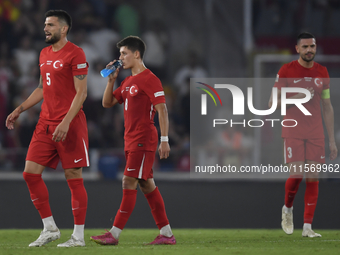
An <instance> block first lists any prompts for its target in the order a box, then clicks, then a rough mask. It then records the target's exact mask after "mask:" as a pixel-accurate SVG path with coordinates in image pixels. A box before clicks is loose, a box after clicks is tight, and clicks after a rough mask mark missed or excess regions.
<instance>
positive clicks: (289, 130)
mask: <svg viewBox="0 0 340 255" xmlns="http://www.w3.org/2000/svg"><path fill="white" fill-rule="evenodd" d="M295 47H296V51H297V53H298V54H299V55H300V57H299V59H298V60H295V61H292V62H290V63H288V64H285V65H283V66H282V67H281V69H280V70H279V73H278V74H277V78H276V81H275V85H274V87H276V88H278V98H277V104H278V106H280V105H281V88H282V87H300V88H305V89H307V90H309V91H310V93H311V99H310V100H309V101H308V102H307V103H305V104H304V107H305V108H306V109H307V110H308V111H309V112H310V113H311V115H304V113H302V111H300V109H298V108H297V107H296V106H295V105H294V106H292V105H290V107H289V106H288V107H289V108H288V109H287V112H286V116H285V119H294V120H296V121H297V122H298V124H297V125H296V126H295V127H282V138H283V139H284V155H285V163H288V164H289V165H290V166H292V167H290V169H291V172H290V176H289V178H288V179H287V181H286V184H285V204H284V206H283V208H282V223H281V226H282V229H283V231H284V232H285V233H286V234H292V233H293V231H294V224H293V202H294V198H295V195H296V193H297V191H298V189H299V185H300V182H301V181H302V179H303V174H304V172H306V173H305V177H306V191H305V198H304V199H305V210H304V225H303V231H302V236H305V237H321V235H320V234H318V233H315V232H314V231H313V230H312V227H311V224H312V221H313V217H314V211H315V207H316V203H317V199H318V193H319V180H318V173H317V171H314V172H313V171H308V170H312V168H313V167H314V169H316V168H317V166H318V165H319V167H320V164H324V163H325V141H324V139H325V137H324V131H323V125H322V115H323V118H324V121H325V126H326V129H327V133H328V138H329V149H330V157H329V158H330V160H334V159H335V158H336V157H337V154H338V150H337V147H336V144H335V139H334V111H333V107H332V104H331V99H330V92H329V83H330V80H329V75H328V71H327V69H326V67H324V66H322V65H320V64H318V63H316V62H314V57H315V54H316V42H315V37H314V36H313V35H312V34H310V33H307V32H304V33H301V34H300V35H299V36H298V38H297V45H296V46H295ZM304 97H305V94H304V93H297V94H295V95H294V94H292V95H290V96H289V95H288V98H290V99H294V98H296V99H298V98H304ZM320 102H321V104H322V108H321V107H320ZM272 103H273V98H272V97H271V98H270V100H269V106H270V107H271V105H272ZM321 113H322V114H321ZM293 124H294V123H293ZM287 125H288V124H287Z"/></svg>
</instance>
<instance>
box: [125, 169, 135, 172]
mask: <svg viewBox="0 0 340 255" xmlns="http://www.w3.org/2000/svg"><path fill="white" fill-rule="evenodd" d="M126 170H128V171H129V172H130V171H133V170H136V169H131V168H128V169H126Z"/></svg>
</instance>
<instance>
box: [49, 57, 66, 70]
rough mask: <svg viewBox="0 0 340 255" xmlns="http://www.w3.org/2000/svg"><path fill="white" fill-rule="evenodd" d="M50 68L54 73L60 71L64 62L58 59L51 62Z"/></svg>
mask: <svg viewBox="0 0 340 255" xmlns="http://www.w3.org/2000/svg"><path fill="white" fill-rule="evenodd" d="M52 66H53V68H54V69H55V70H56V71H60V70H61V69H63V67H64V61H63V60H62V59H58V60H56V61H54V62H53V64H52Z"/></svg>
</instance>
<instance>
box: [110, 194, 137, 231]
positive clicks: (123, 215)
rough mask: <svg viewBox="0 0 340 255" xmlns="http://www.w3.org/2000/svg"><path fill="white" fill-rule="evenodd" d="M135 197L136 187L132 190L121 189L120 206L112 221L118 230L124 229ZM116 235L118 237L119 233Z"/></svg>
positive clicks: (133, 205) (133, 206)
mask: <svg viewBox="0 0 340 255" xmlns="http://www.w3.org/2000/svg"><path fill="white" fill-rule="evenodd" d="M136 199H137V190H136V189H133V190H132V189H123V198H122V202H121V204H120V207H119V209H118V212H117V214H116V217H115V220H114V222H113V226H114V227H116V228H119V229H120V230H122V229H124V227H125V225H126V223H127V221H128V219H129V218H130V215H131V213H132V211H133V209H134V208H135V204H136ZM110 232H111V231H110ZM111 234H112V233H111ZM119 234H120V233H119ZM112 235H113V234H112ZM113 236H114V235H113ZM114 237H115V236H114ZM118 237H119V235H118ZM118 237H117V238H118ZM115 238H116V237H115Z"/></svg>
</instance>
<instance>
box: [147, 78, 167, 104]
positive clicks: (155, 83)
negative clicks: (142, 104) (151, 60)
mask: <svg viewBox="0 0 340 255" xmlns="http://www.w3.org/2000/svg"><path fill="white" fill-rule="evenodd" d="M144 92H145V93H146V94H147V96H148V97H149V98H150V101H151V103H152V104H153V105H157V104H160V103H165V95H164V90H163V87H162V83H161V81H160V80H159V79H158V78H157V77H156V76H152V77H150V78H149V79H148V80H147V81H146V86H145V88H144Z"/></svg>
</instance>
